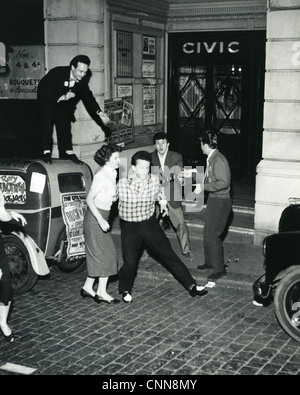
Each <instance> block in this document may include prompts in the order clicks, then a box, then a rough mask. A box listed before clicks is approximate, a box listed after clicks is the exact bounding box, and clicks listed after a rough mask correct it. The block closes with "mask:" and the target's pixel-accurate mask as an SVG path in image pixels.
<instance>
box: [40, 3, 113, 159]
mask: <svg viewBox="0 0 300 395" xmlns="http://www.w3.org/2000/svg"><path fill="white" fill-rule="evenodd" d="M104 13H105V8H104V0H88V2H87V1H86V0H63V1H57V0H45V1H44V17H45V60H46V72H48V71H49V70H50V69H52V68H53V67H56V66H65V65H68V64H69V63H70V60H71V59H72V58H73V57H74V56H76V55H79V54H84V55H87V56H89V58H90V59H91V65H90V69H91V71H92V77H91V79H90V83H89V86H90V88H91V90H92V92H93V93H94V96H95V98H96V100H97V102H98V103H99V105H100V107H101V108H104V92H105V91H106V87H105V79H104V64H105V62H104V47H105V45H104V43H105V37H104ZM75 117H76V120H77V121H76V122H75V123H74V124H72V136H73V149H74V151H75V153H76V154H77V155H78V157H80V158H81V159H83V160H85V161H86V159H87V158H92V157H93V155H94V153H95V151H96V150H97V149H98V148H99V147H100V146H101V142H103V141H104V137H105V136H104V133H103V132H102V131H101V129H100V127H99V126H98V125H97V124H96V123H95V122H94V121H93V120H92V119H91V117H90V116H89V114H88V113H87V111H86V109H85V107H84V105H83V103H82V102H79V104H78V106H77V110H76V113H75ZM53 137H54V147H53V148H54V149H53V157H56V156H58V151H57V146H56V133H54V135H53Z"/></svg>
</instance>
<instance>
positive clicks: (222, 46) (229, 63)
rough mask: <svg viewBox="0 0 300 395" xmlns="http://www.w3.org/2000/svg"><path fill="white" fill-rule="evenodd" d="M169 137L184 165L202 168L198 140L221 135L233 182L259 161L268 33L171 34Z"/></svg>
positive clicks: (249, 174)
mask: <svg viewBox="0 0 300 395" xmlns="http://www.w3.org/2000/svg"><path fill="white" fill-rule="evenodd" d="M168 44H169V87H168V88H169V89H168V128H167V131H168V135H169V140H170V143H171V149H174V150H176V151H178V152H180V153H181V154H182V156H183V161H184V165H199V166H204V165H205V160H206V157H204V155H203V154H202V151H201V147H200V143H199V140H198V138H199V135H200V134H201V132H203V131H204V130H206V129H210V128H212V129H214V130H216V131H217V132H218V148H219V150H220V151H221V152H222V153H223V154H224V155H225V156H226V158H227V160H228V162H229V165H230V168H231V172H232V177H233V179H234V180H238V181H240V182H244V183H253V182H254V181H255V174H256V165H257V164H258V162H259V161H260V159H261V154H262V152H261V150H262V130H263V128H262V125H263V89H264V72H265V68H264V60H265V32H219V33H190V34H189V33H170V34H169V40H168Z"/></svg>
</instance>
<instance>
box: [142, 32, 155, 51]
mask: <svg viewBox="0 0 300 395" xmlns="http://www.w3.org/2000/svg"><path fill="white" fill-rule="evenodd" d="M143 54H148V55H155V37H148V36H143Z"/></svg>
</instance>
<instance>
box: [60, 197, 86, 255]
mask: <svg viewBox="0 0 300 395" xmlns="http://www.w3.org/2000/svg"><path fill="white" fill-rule="evenodd" d="M61 210H62V216H63V220H64V223H65V225H66V233H67V240H68V247H67V257H68V258H78V257H79V256H82V255H85V241H84V234H83V219H84V215H85V212H86V210H87V204H86V195H85V193H66V194H63V195H62V205H61Z"/></svg>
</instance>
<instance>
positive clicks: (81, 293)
mask: <svg viewBox="0 0 300 395" xmlns="http://www.w3.org/2000/svg"><path fill="white" fill-rule="evenodd" d="M80 295H81V297H82V298H91V299H95V300H96V295H94V296H93V295H91V294H90V293H89V292H87V291H86V290H85V289H83V288H81V290H80Z"/></svg>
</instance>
